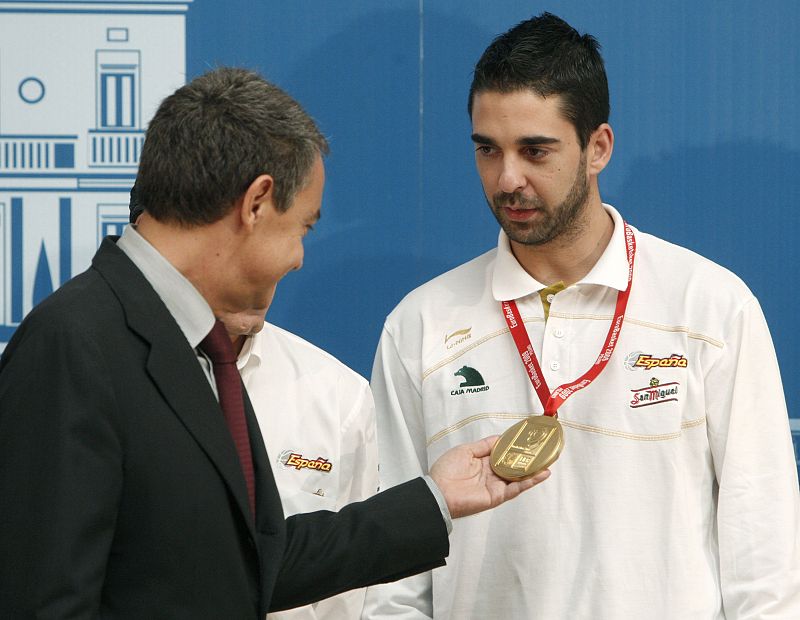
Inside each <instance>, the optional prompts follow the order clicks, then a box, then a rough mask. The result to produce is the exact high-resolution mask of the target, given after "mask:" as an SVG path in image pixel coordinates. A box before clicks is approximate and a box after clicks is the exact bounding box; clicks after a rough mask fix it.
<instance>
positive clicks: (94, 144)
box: [88, 129, 144, 168]
mask: <svg viewBox="0 0 800 620" xmlns="http://www.w3.org/2000/svg"><path fill="white" fill-rule="evenodd" d="M88 138H89V140H88V143H89V166H91V167H93V168H98V167H106V168H119V167H131V166H137V165H138V164H139V155H140V154H141V152H142V144H143V143H144V131H143V130H136V129H90V130H89V136H88Z"/></svg>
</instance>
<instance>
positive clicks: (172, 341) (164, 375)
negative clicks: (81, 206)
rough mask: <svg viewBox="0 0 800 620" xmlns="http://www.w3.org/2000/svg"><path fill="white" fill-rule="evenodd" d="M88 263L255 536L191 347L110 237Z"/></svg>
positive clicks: (232, 457)
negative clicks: (142, 346)
mask: <svg viewBox="0 0 800 620" xmlns="http://www.w3.org/2000/svg"><path fill="white" fill-rule="evenodd" d="M92 266H93V267H94V268H95V269H96V270H97V271H98V272H99V273H100V274H101V275H102V277H103V278H104V279H105V280H106V282H108V284H109V286H110V287H111V288H112V290H113V291H114V293H115V294H116V295H117V297H118V299H119V301H120V304H121V305H122V307H123V310H124V312H125V316H126V320H127V323H128V327H129V328H130V329H131V330H132V331H134V332H136V333H137V334H138V335H139V336H140V337H141V338H143V339H144V340H145V341H147V342H148V343H149V345H150V354H149V356H148V359H147V371H148V373H149V374H150V377H151V378H152V380H153V382H154V383H155V385H156V386H157V387H158V389H159V391H160V392H161V394H162V395H163V397H164V400H165V401H166V402H167V404H168V405H169V406H170V408H171V409H172V411H173V412H174V413H175V415H176V416H177V417H178V418H179V419H180V420H181V422H182V423H183V425H184V426H185V427H186V429H187V431H188V432H189V433H190V434H191V435H192V437H193V438H194V439H195V441H196V442H197V443H198V445H199V446H200V447H201V448H202V450H203V451H204V452H205V453H206V455H207V456H208V458H209V459H210V460H211V462H212V463H213V464H214V466H215V467H216V469H217V471H218V472H219V474H220V476H221V477H222V479H223V480H224V481H225V484H226V485H227V487H228V488H229V490H230V492H231V494H232V495H233V497H234V498H235V501H236V504H237V506H238V507H239V511H240V513H241V515H242V518H243V519H244V520H245V522H246V523H247V527H248V529H249V531H250V534H251V536H253V537H255V530H254V523H253V519H252V517H251V515H250V508H249V505H248V499H247V486H246V484H245V481H244V475H243V474H242V468H241V465H240V464H239V457H238V455H237V454H236V448H235V446H234V443H233V440H232V439H231V436H230V432H229V431H228V428H227V426H226V425H225V420H224V418H223V415H222V410H221V409H220V406H219V403H218V402H217V400H216V398H214V393H213V391H212V390H211V386H210V385H209V384H208V380H207V379H206V377H205V375H204V373H203V371H202V369H201V368H200V364H199V362H198V360H197V356H196V355H195V352H194V350H193V349H192V348H191V347H190V346H189V343H188V341H187V340H186V337H185V336H184V335H183V332H182V331H181V330H180V328H179V327H178V324H177V323H176V322H175V319H174V318H173V317H172V315H171V314H170V313H169V311H168V310H167V308H166V306H165V305H164V303H163V302H162V301H161V299H160V298H159V297H158V295H157V294H156V292H155V291H154V290H153V288H152V287H151V286H150V284H149V283H148V282H147V280H146V279H145V278H144V276H143V275H142V273H141V272H140V271H139V270H138V269H137V268H136V266H135V265H134V264H133V263H132V262H131V260H130V259H129V258H128V257H127V256H126V255H125V253H124V252H122V250H120V249H119V248H117V247H116V244H115V243H114V242H113V241H111V240H109V239H106V240H104V241H103V244H102V245H101V247H100V249H99V250H98V252H97V254H96V255H95V258H94V260H93V261H92ZM256 431H257V432H258V430H257V427H256ZM251 436H252V433H251ZM251 441H252V440H251ZM262 445H263V444H262ZM262 449H263V448H262ZM262 458H263V457H262Z"/></svg>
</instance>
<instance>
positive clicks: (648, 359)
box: [625, 351, 689, 370]
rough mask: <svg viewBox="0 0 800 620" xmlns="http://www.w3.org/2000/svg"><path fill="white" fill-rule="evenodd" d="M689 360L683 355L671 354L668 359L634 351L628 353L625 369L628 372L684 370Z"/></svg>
mask: <svg viewBox="0 0 800 620" xmlns="http://www.w3.org/2000/svg"><path fill="white" fill-rule="evenodd" d="M688 366H689V360H687V359H686V358H685V357H684V356H683V355H679V354H677V353H673V354H672V355H670V356H669V357H653V356H652V355H650V354H648V353H642V352H641V351H636V352H635V353H629V354H628V356H627V357H626V358H625V368H627V369H628V370H638V369H643V370H653V368H686V367H688Z"/></svg>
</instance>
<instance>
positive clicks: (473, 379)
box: [450, 366, 489, 396]
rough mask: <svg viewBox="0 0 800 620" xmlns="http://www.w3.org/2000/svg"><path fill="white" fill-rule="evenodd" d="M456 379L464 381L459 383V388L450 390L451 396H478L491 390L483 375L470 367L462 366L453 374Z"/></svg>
mask: <svg viewBox="0 0 800 620" xmlns="http://www.w3.org/2000/svg"><path fill="white" fill-rule="evenodd" d="M453 376H454V377H461V378H462V379H464V380H463V381H462V382H461V383H459V385H458V388H457V389H454V390H450V396H460V395H461V394H476V393H478V392H485V391H486V390H488V389H489V386H488V385H486V382H485V381H484V380H483V377H482V376H481V373H479V372H478V371H477V370H475V369H474V368H470V367H469V366H462V367H461V368H459V369H458V370H457V371H456V372H454V373H453Z"/></svg>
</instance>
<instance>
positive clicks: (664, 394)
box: [629, 377, 680, 409]
mask: <svg viewBox="0 0 800 620" xmlns="http://www.w3.org/2000/svg"><path fill="white" fill-rule="evenodd" d="M679 387H680V385H679V384H678V383H677V382H676V381H673V382H671V383H661V382H660V381H659V380H658V379H656V378H655V377H653V378H652V379H650V385H649V386H648V387H644V388H640V389H638V390H631V394H632V396H631V401H630V403H629V405H630V407H631V409H638V408H639V407H648V406H650V405H659V404H661V403H668V402H671V401H676V400H678V388H679Z"/></svg>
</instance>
